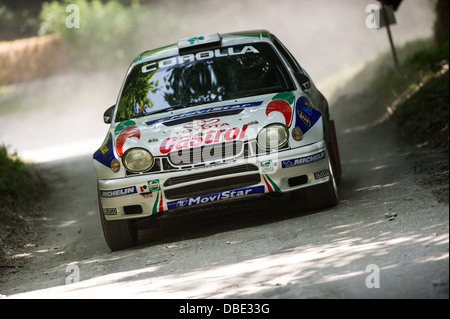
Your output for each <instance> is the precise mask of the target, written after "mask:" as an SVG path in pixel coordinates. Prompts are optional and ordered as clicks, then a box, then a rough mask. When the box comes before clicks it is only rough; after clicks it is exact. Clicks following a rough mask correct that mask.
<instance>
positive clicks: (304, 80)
mask: <svg viewBox="0 0 450 319" xmlns="http://www.w3.org/2000/svg"><path fill="white" fill-rule="evenodd" d="M295 78H296V79H297V81H298V83H299V84H300V86H301V88H302V90H303V91H305V92H306V91H307V90H308V89H310V88H311V80H310V79H309V78H308V77H307V76H306V75H305V74H303V73H300V72H299V73H295Z"/></svg>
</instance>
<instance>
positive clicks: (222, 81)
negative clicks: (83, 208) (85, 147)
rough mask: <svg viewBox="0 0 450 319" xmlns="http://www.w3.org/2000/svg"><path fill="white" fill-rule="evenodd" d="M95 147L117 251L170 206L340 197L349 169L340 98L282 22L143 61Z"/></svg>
mask: <svg viewBox="0 0 450 319" xmlns="http://www.w3.org/2000/svg"><path fill="white" fill-rule="evenodd" d="M103 117H104V118H103V119H104V122H105V123H107V124H110V126H109V130H108V132H107V135H106V138H105V140H104V142H103V144H102V145H101V147H100V148H99V149H98V150H97V151H96V152H95V153H94V155H93V162H94V169H95V173H96V175H97V185H98V201H99V210H100V217H101V221H102V227H103V233H104V236H105V239H106V242H107V244H108V246H109V247H110V249H111V250H118V249H124V248H127V247H131V246H133V245H135V244H136V243H137V233H138V222H139V221H143V220H144V218H145V219H147V218H150V219H151V218H156V217H157V216H160V215H161V214H163V213H164V212H166V211H171V210H180V209H185V208H191V209H195V208H197V207H199V206H200V205H206V204H210V203H218V202H220V201H224V200H235V199H243V198H244V199H245V198H249V197H251V196H261V195H267V194H271V193H284V194H291V195H292V194H296V193H298V192H299V191H301V192H303V193H306V195H307V196H304V198H305V199H306V200H307V201H308V202H309V204H310V207H311V208H313V209H318V208H325V207H330V206H333V205H336V204H337V202H338V194H337V186H336V183H337V181H338V180H339V179H340V176H341V165H340V159H339V151H338V145H337V139H336V134H335V128H334V121H333V120H331V119H330V113H329V108H328V103H327V100H326V99H325V97H324V96H323V95H322V94H321V93H320V91H319V90H318V89H317V88H316V86H315V85H314V83H313V81H312V80H311V78H310V77H309V75H308V73H307V72H306V71H305V70H304V69H303V68H302V66H301V65H300V64H299V63H298V61H297V60H296V59H295V58H294V57H293V56H292V54H291V53H290V52H289V51H288V50H287V49H286V48H285V46H284V45H283V44H282V43H281V42H280V41H279V40H278V39H277V38H276V37H275V36H274V35H273V34H271V33H270V32H268V31H265V30H261V31H259V30H258V31H247V32H237V33H227V34H218V33H216V34H208V35H203V36H197V37H192V38H187V39H182V40H180V41H178V42H177V43H176V44H173V45H169V46H166V47H163V48H159V49H156V50H152V51H145V52H143V53H142V54H140V55H139V56H138V57H136V59H135V60H134V61H133V62H132V63H131V65H130V67H129V69H128V72H127V74H126V76H125V79H124V81H123V84H122V87H121V89H120V92H119V95H118V98H117V101H116V104H115V105H114V106H112V107H110V108H108V109H107V110H106V111H105V113H104V116H103Z"/></svg>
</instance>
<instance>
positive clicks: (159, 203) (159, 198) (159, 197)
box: [152, 192, 164, 215]
mask: <svg viewBox="0 0 450 319" xmlns="http://www.w3.org/2000/svg"><path fill="white" fill-rule="evenodd" d="M162 211H164V199H163V193H162V192H158V193H157V194H156V200H155V203H154V204H153V209H152V215H153V214H156V213H159V212H162Z"/></svg>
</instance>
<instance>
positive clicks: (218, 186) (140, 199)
mask: <svg viewBox="0 0 450 319" xmlns="http://www.w3.org/2000/svg"><path fill="white" fill-rule="evenodd" d="M329 163H330V161H329V157H328V152H327V149H326V146H325V142H324V141H320V142H318V143H314V144H310V145H307V146H303V147H300V148H295V149H290V150H287V151H280V152H277V153H272V154H267V155H264V156H258V157H252V158H246V159H239V160H236V161H233V162H227V163H222V164H219V165H210V166H206V167H202V168H196V169H189V170H179V171H175V172H164V173H157V174H142V175H135V176H129V177H125V178H119V179H110V180H98V189H99V200H100V203H101V207H102V213H103V214H104V215H105V218H106V220H116V219H130V218H140V217H148V216H151V215H154V214H157V213H160V212H163V211H167V210H172V209H178V208H183V207H190V206H195V205H201V204H207V203H212V202H216V201H221V200H232V199H236V198H242V197H247V196H253V195H262V194H267V193H273V192H276V193H288V192H291V191H294V190H297V189H300V188H304V187H309V186H312V185H316V184H320V183H325V182H328V181H329V179H330V167H329V165H330V164H329Z"/></svg>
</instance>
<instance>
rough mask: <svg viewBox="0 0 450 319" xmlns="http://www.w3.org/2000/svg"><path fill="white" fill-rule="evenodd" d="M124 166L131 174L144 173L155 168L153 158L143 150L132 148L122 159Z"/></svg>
mask: <svg viewBox="0 0 450 319" xmlns="http://www.w3.org/2000/svg"><path fill="white" fill-rule="evenodd" d="M122 162H123V165H124V166H125V168H126V169H127V170H129V171H130V172H143V171H146V170H148V169H150V168H151V167H152V166H153V156H152V154H150V152H149V151H147V150H146V149H143V148H130V149H129V150H128V151H126V152H125V154H124V155H123V157H122Z"/></svg>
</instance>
